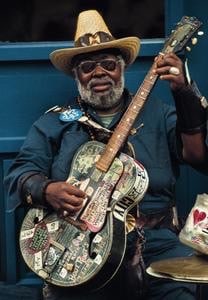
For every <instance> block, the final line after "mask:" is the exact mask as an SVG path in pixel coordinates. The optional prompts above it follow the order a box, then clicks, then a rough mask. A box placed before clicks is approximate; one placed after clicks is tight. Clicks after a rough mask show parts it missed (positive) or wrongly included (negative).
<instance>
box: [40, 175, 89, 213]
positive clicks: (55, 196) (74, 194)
mask: <svg viewBox="0 0 208 300" xmlns="http://www.w3.org/2000/svg"><path fill="white" fill-rule="evenodd" d="M85 198H86V194H85V193H84V192H83V191H81V190H80V189H78V188H77V187H75V186H73V185H71V184H69V183H67V182H65V181H58V182H51V183H49V184H48V186H47V188H46V190H45V200H46V202H47V203H48V204H50V205H51V206H52V207H53V208H54V209H55V210H56V211H59V212H61V213H63V212H64V211H67V212H68V214H69V215H74V214H75V213H76V212H78V211H79V210H80V209H81V208H82V205H83V201H84V199H85Z"/></svg>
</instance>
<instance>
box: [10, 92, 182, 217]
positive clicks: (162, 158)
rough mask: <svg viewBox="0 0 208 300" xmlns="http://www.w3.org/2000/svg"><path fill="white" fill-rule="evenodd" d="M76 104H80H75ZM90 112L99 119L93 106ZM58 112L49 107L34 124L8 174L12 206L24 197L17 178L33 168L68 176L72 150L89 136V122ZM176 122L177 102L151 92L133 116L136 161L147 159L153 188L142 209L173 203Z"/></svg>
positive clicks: (176, 165) (58, 177)
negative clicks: (65, 118) (65, 119)
mask: <svg viewBox="0 0 208 300" xmlns="http://www.w3.org/2000/svg"><path fill="white" fill-rule="evenodd" d="M127 98H128V97H127ZM127 101H128V100H127ZM70 105H71V104H70ZM75 106H77V104H76V103H74V106H73V105H71V107H75ZM88 113H89V114H90V115H91V117H92V118H93V119H94V120H95V121H97V122H99V123H101V120H100V118H99V116H97V115H96V113H95V112H93V110H88ZM121 115H122V113H118V114H117V115H116V116H114V118H113V120H112V122H111V124H110V125H109V129H111V128H113V127H114V126H115V124H117V122H118V120H119V119H120V118H121ZM59 116H60V114H59V113H58V112H53V111H51V112H49V113H46V114H44V115H43V116H41V117H40V118H39V119H38V120H37V121H36V122H35V123H34V124H33V125H32V127H31V129H30V131H29V133H28V135H27V137H26V140H25V142H24V144H23V146H22V147H21V149H20V152H19V154H18V156H17V158H16V159H15V161H14V162H13V164H12V166H11V168H10V170H9V173H8V176H7V177H6V179H5V186H6V189H7V191H8V197H9V206H8V209H9V210H11V209H14V208H15V207H16V206H17V205H18V204H19V203H20V202H21V199H20V196H19V195H18V191H17V182H18V179H19V178H20V177H21V176H22V175H24V174H26V173H27V172H31V171H34V172H41V173H43V174H45V175H46V176H47V177H48V178H52V179H55V180H66V178H67V177H68V175H69V172H70V165H71V162H72V159H73V156H74V154H75V153H76V151H77V149H78V148H79V146H81V145H82V144H83V143H85V142H87V141H88V140H90V135H89V133H88V131H87V130H86V127H85V126H83V125H82V124H80V123H79V122H78V121H73V122H63V121H61V120H60V119H59ZM141 124H142V126H141ZM175 125H176V113H175V108H174V106H170V105H167V104H166V103H164V102H162V101H161V100H159V99H155V98H154V99H153V98H151V97H150V98H149V99H148V101H147V103H146V104H145V106H144V108H143V110H142V111H141V112H140V114H139V116H138V117H137V119H136V121H135V124H134V128H138V130H137V131H136V133H135V134H134V135H130V136H129V139H128V140H129V142H130V143H131V144H132V145H133V147H134V151H135V154H136V160H138V161H139V162H140V163H142V164H143V166H144V167H145V168H146V170H147V172H148V175H149V188H148V191H147V193H146V195H145V197H144V199H143V200H142V201H141V202H140V210H141V211H142V212H144V213H151V212H154V213H155V212H157V211H161V210H163V209H165V208H167V207H169V206H172V205H173V202H174V186H175V183H176V179H177V177H178V175H179V163H180V158H179V155H178V153H177V145H176V144H177V143H176V140H177V139H176V132H175Z"/></svg>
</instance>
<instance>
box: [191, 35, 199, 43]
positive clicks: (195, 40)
mask: <svg viewBox="0 0 208 300" xmlns="http://www.w3.org/2000/svg"><path fill="white" fill-rule="evenodd" d="M197 42H198V40H197V38H196V37H194V38H192V39H191V43H192V45H196V44H197Z"/></svg>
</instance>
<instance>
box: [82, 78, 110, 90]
mask: <svg viewBox="0 0 208 300" xmlns="http://www.w3.org/2000/svg"><path fill="white" fill-rule="evenodd" d="M103 83H110V84H111V85H112V86H113V87H114V86H115V82H114V81H113V79H111V78H110V77H109V76H105V77H102V78H92V79H90V81H89V82H88V84H87V89H91V88H92V87H93V86H94V85H95V84H103Z"/></svg>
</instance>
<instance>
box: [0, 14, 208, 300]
mask: <svg viewBox="0 0 208 300" xmlns="http://www.w3.org/2000/svg"><path fill="white" fill-rule="evenodd" d="M139 46H140V41H139V39H138V38H136V37H127V38H123V39H119V40H116V39H114V38H113V37H112V35H111V33H110V31H109V30H108V28H107V26H106V24H105V23H104V21H103V19H102V17H101V16H100V15H99V14H98V12H97V11H94V10H90V11H84V12H82V13H80V15H79V18H78V23H77V31H76V35H75V48H70V49H60V50H56V51H54V52H53V53H52V54H51V56H50V57H51V61H52V63H53V64H54V65H55V66H56V67H57V68H58V69H59V70H61V71H64V72H65V73H66V74H69V75H71V76H73V77H74V78H75V80H76V82H77V86H78V91H79V96H78V98H77V99H76V100H75V101H74V102H72V99H71V102H70V107H67V108H59V107H56V108H54V109H52V110H51V111H49V112H47V113H46V114H45V115H44V116H42V117H41V118H40V119H39V120H38V121H37V122H35V123H34V124H33V126H32V128H31V130H30V132H29V134H28V137H27V138H26V141H25V143H24V145H23V146H22V148H21V150H20V153H19V155H18V156H17V158H16V159H15V161H14V163H13V165H12V166H11V168H10V170H9V174H8V176H7V178H6V180H5V185H6V189H7V190H8V196H9V197H10V200H11V201H13V199H16V198H18V199H19V202H20V201H21V200H23V202H24V203H30V204H31V203H32V204H33V205H38V206H40V205H42V206H44V207H47V208H53V209H54V210H55V211H57V212H58V214H60V215H61V216H62V217H67V216H69V217H70V216H71V217H73V216H74V215H76V214H77V212H79V211H80V210H81V209H82V208H83V205H84V204H83V203H85V199H86V197H87V196H89V195H88V194H87V192H86V190H85V189H81V188H79V187H77V186H76V185H72V184H70V183H69V182H66V180H67V178H68V176H69V173H70V170H71V167H72V165H73V163H72V159H73V157H74V155H75V153H76V152H77V150H78V148H79V147H80V146H81V145H83V144H84V143H86V142H87V141H89V140H91V139H93V140H98V141H101V142H107V141H108V134H109V133H111V132H113V131H114V130H115V128H116V126H117V124H118V122H119V120H120V119H121V118H122V116H123V114H124V112H125V111H126V109H127V107H128V105H129V103H130V101H131V99H132V96H131V94H130V93H129V92H128V91H127V89H125V88H124V70H125V68H126V67H127V66H128V65H130V64H131V63H133V61H134V60H135V59H136V57H137V54H138V51H139ZM154 73H155V74H158V75H159V77H160V79H162V80H168V81H169V82H170V88H171V91H172V93H173V96H174V99H175V104H176V112H175V108H174V107H172V106H169V105H167V104H164V103H163V102H162V101H159V100H156V99H152V98H150V99H148V101H147V103H146V104H145V106H144V108H143V109H142V110H141V112H140V113H139V115H138V117H137V118H136V120H135V122H134V124H133V129H134V130H132V132H131V133H132V134H131V135H130V134H129V136H128V142H127V141H126V143H125V145H123V146H122V151H123V152H127V153H128V155H129V156H130V155H132V156H134V157H135V158H136V160H137V161H139V162H140V163H141V164H142V165H143V166H144V167H145V168H146V170H147V172H148V176H149V188H148V190H147V192H146V194H145V196H144V198H143V199H142V201H141V202H140V205H139V212H140V216H139V217H138V218H137V217H136V218H137V224H138V226H139V227H143V228H144V233H145V240H146V242H145V245H144V250H143V257H144V260H145V263H146V266H148V265H149V264H150V263H152V262H154V261H157V260H161V259H163V258H170V257H177V256H180V257H181V256H185V255H191V254H192V250H191V249H189V248H188V247H186V246H185V245H182V244H180V243H179V240H178V237H177V230H176V228H175V227H174V226H173V223H172V221H173V209H172V208H173V206H174V186H175V183H176V179H177V177H178V171H179V164H180V163H184V162H187V163H189V164H190V165H192V166H193V167H195V168H197V169H198V170H202V169H203V168H204V166H205V163H207V145H206V108H204V107H203V106H202V105H201V101H200V100H201V96H200V95H199V93H198V91H195V89H194V87H193V86H191V85H190V84H189V83H188V82H187V79H186V77H185V75H184V66H183V63H182V61H181V60H180V59H179V58H178V57H177V56H176V55H175V54H173V53H170V54H165V55H162V54H161V55H159V57H157V59H156V60H155V70H154ZM83 114H84V116H85V119H84V120H85V121H83V123H82V120H83V119H82V118H81V115H82V116H83ZM176 114H177V117H176ZM126 126H127V124H126ZM124 127H125V126H124ZM84 166H85V162H84V163H83V164H82V163H81V167H82V168H84ZM134 231H135V232H136V233H137V234H138V235H136V233H135V235H134V237H136V239H139V234H140V231H137V230H134ZM118 238H119V237H117V239H118ZM135 245H136V242H135V241H134V238H133V239H132V236H131V239H130V238H129V241H128V246H127V248H130V250H131V249H134V247H135ZM134 254H135V253H134ZM139 260H140V263H142V262H141V259H140V258H139ZM137 266H138V273H139V272H142V271H141V269H139V265H138V264H137ZM140 267H141V266H140ZM130 270H131V268H130ZM134 271H135V269H134ZM122 272H123V274H122ZM125 272H127V269H125V268H124V269H123V267H121V270H120V271H119V272H118V274H116V276H115V278H114V279H113V280H112V282H110V283H109V284H108V285H106V286H105V287H104V288H103V289H101V290H98V291H93V292H89V291H87V290H86V289H84V290H83V291H82V290H76V289H70V288H61V287H58V286H55V285H51V284H46V286H45V287H44V299H45V300H52V299H53V300H58V299H60V300H67V299H77V300H78V299H79V300H80V299H93V300H94V299H97V298H99V299H113V298H115V297H116V296H117V297H120V298H121V299H129V298H131V299H133V298H132V294H131V293H132V292H135V298H136V297H138V298H139V294H140V292H138V291H136V289H137V287H139V289H141V286H140V285H139V281H138V282H136V280H137V279H136V278H137V277H134V275H135V274H133V271H132V272H131V271H130V272H129V273H128V276H129V278H128V281H129V286H127V285H126V281H127V276H126V277H125V275H126V273H125ZM124 273H125V274H124ZM129 274H130V275H129ZM139 275H141V273H140V274H139ZM131 277H132V280H133V281H134V283H133V285H131V284H132V283H131V281H132V280H131ZM138 298H136V299H138ZM176 298H177V299H186V300H191V299H195V286H194V285H190V284H185V283H177V282H171V281H168V280H164V279H163V280H162V279H161V280H159V279H154V278H150V279H149V281H148V288H147V293H146V296H145V299H154V300H156V299H168V300H171V299H176Z"/></svg>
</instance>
